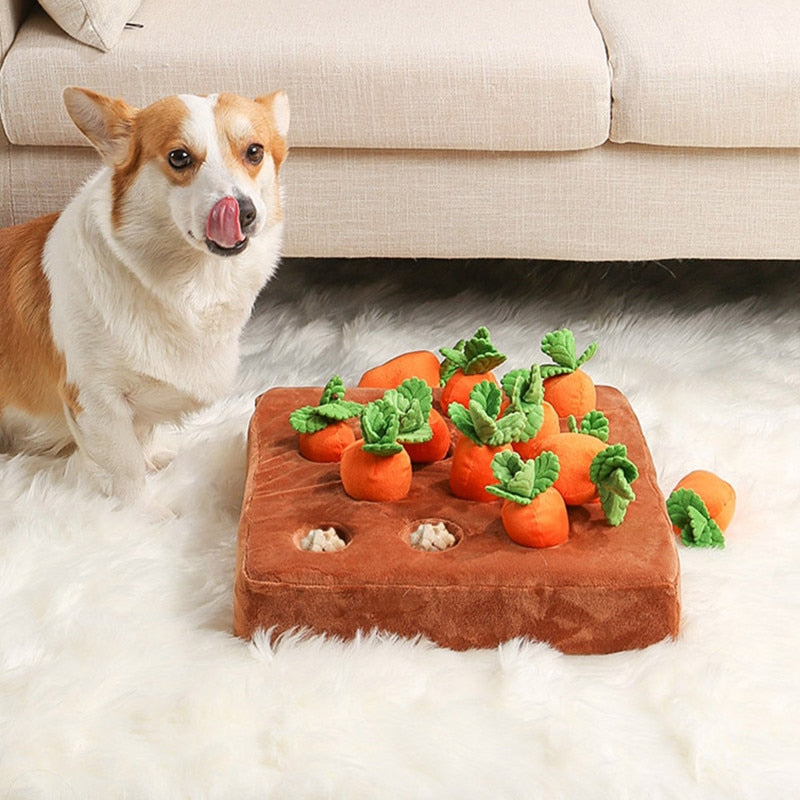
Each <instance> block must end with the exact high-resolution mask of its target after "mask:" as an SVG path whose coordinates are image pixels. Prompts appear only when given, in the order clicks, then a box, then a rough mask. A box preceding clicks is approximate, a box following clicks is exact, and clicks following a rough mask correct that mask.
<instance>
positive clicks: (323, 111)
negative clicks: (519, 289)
mask: <svg viewBox="0 0 800 800" xmlns="http://www.w3.org/2000/svg"><path fill="white" fill-rule="evenodd" d="M61 1H62V2H73V4H74V1H75V0H61ZM93 2H94V5H97V6H101V7H102V6H103V5H104V4H105V6H107V7H108V6H113V5H114V4H113V3H112V2H111V0H93ZM43 3H44V0H43ZM128 4H129V5H130V4H131V0H128ZM44 5H45V6H47V7H48V8H49V9H50V13H51V14H53V13H54V11H53V9H54V7H57V6H58V5H59V0H49V2H47V3H44ZM81 5H82V6H91V5H92V3H82V4H81ZM121 5H123V6H124V5H125V4H124V3H122V4H121ZM129 14H130V17H131V20H132V21H133V22H134V23H135V24H136V26H137V27H130V28H126V29H125V30H118V31H115V32H114V36H112V37H110V38H111V39H113V41H110V40H109V41H105V42H101V43H100V45H99V46H90V45H87V44H84V43H81V42H79V41H77V40H76V39H75V38H73V37H72V36H70V35H68V34H67V33H65V32H64V31H63V30H62V29H61V28H59V27H58V25H56V23H55V22H54V21H53V19H52V18H51V17H50V16H48V14H46V13H45V12H44V11H43V10H42V9H41V8H39V7H38V6H36V5H35V4H32V3H30V2H26V0H3V2H2V3H0V48H1V49H2V56H3V64H2V70H1V71H0V119H1V120H2V125H3V129H4V131H5V134H6V136H7V140H8V141H4V142H3V145H2V148H3V149H2V152H0V191H1V192H2V195H1V196H2V206H1V207H0V217H1V218H2V219H0V221H1V222H2V223H3V224H9V223H11V222H19V221H23V220H25V219H28V218H30V217H33V216H35V215H38V214H41V213H44V212H48V211H51V210H56V209H59V208H60V207H61V206H62V205H63V203H64V202H65V201H66V200H67V198H68V197H69V196H70V195H71V193H72V192H73V191H74V190H75V188H76V187H77V186H78V185H79V184H80V182H81V181H82V180H84V179H85V178H86V177H87V175H89V174H90V173H91V172H92V171H93V170H94V169H95V168H96V167H97V165H98V161H97V158H96V157H95V155H94V153H93V151H91V150H90V149H89V148H87V147H86V142H85V141H83V140H82V139H81V136H80V134H79V133H78V132H77V131H76V130H75V129H74V128H73V127H72V125H71V123H70V122H69V119H68V118H67V116H66V114H65V113H64V111H63V109H62V107H61V100H60V95H61V90H62V88H63V87H64V86H67V85H70V84H77V85H83V86H89V87H92V88H94V89H96V90H98V91H102V92H105V93H108V94H112V95H117V96H122V97H124V98H125V99H127V100H128V101H129V102H132V103H134V104H145V103H147V102H149V101H151V100H153V99H155V98H157V97H159V96H161V95H165V94H172V93H178V92H197V93H207V92H216V91H223V90H232V91H238V92H241V93H244V94H251V95H255V94H260V93H264V92H266V91H270V90H272V89H276V88H284V89H286V90H287V91H288V92H289V95H290V99H291V102H292V114H293V116H292V130H291V136H290V142H291V146H292V151H291V154H290V157H289V160H288V161H287V163H286V166H285V183H286V187H287V205H288V210H287V231H286V247H285V252H286V254H287V255H294V256H406V257H512V258H556V259H586V260H644V259H657V258H684V257H697V258H709V257H720V258H786V259H796V258H798V257H800V224H798V217H799V216H800V214H799V213H798V212H800V45H799V44H798V43H800V3H798V2H797V0H770V2H763V0H741V2H738V3H735V4H734V3H730V2H728V1H727V0H704V1H703V2H697V3H686V2H685V0H660V2H658V3H653V2H651V1H650V0H558V2H554V0H520V2H500V1H499V0H482V1H480V2H479V1H477V0H472V1H471V2H467V3H460V4H459V3H453V2H452V0H404V1H403V2H398V1H397V0H392V2H389V1H388V0H348V1H347V2H344V3H339V2H333V0H293V2H291V3H277V2H273V1H272V0H232V1H231V2H228V3H216V2H208V0H206V2H202V0H169V2H163V1H162V0H142V2H141V4H139V2H138V0H135V2H133V3H132V7H131V8H130V12H129ZM78 22H79V27H80V28H81V29H82V30H83V31H84V32H85V30H87V29H88V30H90V31H91V30H93V29H92V25H91V24H89V23H91V20H88V21H87V20H86V19H79V20H78ZM62 24H63V22H62ZM79 34H80V31H79ZM115 37H116V38H115ZM84 38H85V37H84ZM95 44H97V43H96V42H95ZM103 48H104V49H103Z"/></svg>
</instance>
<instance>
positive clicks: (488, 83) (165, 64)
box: [0, 0, 610, 151]
mask: <svg viewBox="0 0 800 800" xmlns="http://www.w3.org/2000/svg"><path fill="white" fill-rule="evenodd" d="M454 9H456V7H455V6H454V5H453V4H452V2H450V0H410V1H409V2H397V1H396V0H392V1H391V2H389V1H388V0H348V2H347V3H330V2H328V3H324V2H323V3H321V2H319V0H295V2H292V3H291V4H289V5H286V4H283V3H277V2H274V0H239V2H237V3H234V4H230V3H211V2H209V3H197V2H196V1H195V0H170V2H169V3H164V2H161V0H144V2H143V3H142V5H141V6H140V8H139V10H138V12H137V14H136V16H135V18H134V19H135V22H136V23H138V24H140V25H142V26H143V27H142V28H140V29H132V30H126V31H125V32H124V35H123V36H122V38H121V39H120V41H119V42H118V43H117V45H116V46H115V47H114V49H113V50H112V51H111V52H109V53H99V52H97V51H95V50H93V49H90V48H87V47H86V46H84V45H81V44H79V43H77V42H75V41H74V40H72V39H70V38H69V37H67V36H66V35H64V34H63V33H62V32H61V31H60V30H59V29H58V28H57V27H56V25H55V24H54V23H53V22H52V21H51V20H50V19H48V17H47V16H46V15H44V14H43V13H41V12H36V13H34V14H33V15H32V16H31V18H29V19H28V20H27V22H26V23H25V24H24V25H23V27H22V29H21V31H20V33H19V35H18V36H17V39H16V41H15V42H14V44H13V46H12V48H11V50H10V52H9V55H8V57H7V59H6V61H5V63H4V65H3V69H2V73H0V115H1V116H2V121H3V124H4V126H5V129H6V131H7V134H8V137H9V139H10V140H11V142H12V143H14V144H20V145H48V146H52V145H80V144H85V142H84V141H83V139H82V137H81V135H80V134H79V133H78V132H77V130H76V129H75V128H74V127H73V126H72V124H71V123H70V121H69V119H68V118H67V115H66V112H65V111H64V110H63V108H62V104H61V90H62V88H63V87H64V86H65V85H68V84H74V85H82V86H88V87H91V88H93V89H95V90H97V91H101V92H106V93H109V94H113V95H117V96H123V97H125V99H127V100H128V101H129V102H132V103H134V104H146V103H148V102H150V101H152V100H154V99H156V98H158V97H160V96H163V95H168V94H174V93H180V92H191V93H212V92H219V91H224V90H231V91H238V92H240V93H244V94H250V95H257V94H262V93H265V92H268V91H271V90H273V89H277V88H283V89H286V90H287V91H288V93H289V96H290V99H291V102H292V137H291V140H292V145H293V146H299V147H346V148H414V149H420V148H450V149H466V150H521V151H531V150H574V149H581V148H589V147H593V146H595V145H598V144H601V143H602V142H604V141H605V140H606V139H607V137H608V129H609V125H610V107H609V92H610V77H609V74H608V63H607V59H606V52H605V47H604V44H603V41H602V37H601V36H600V32H599V31H598V29H597V26H596V25H595V22H594V19H593V18H592V15H591V12H590V9H589V7H588V5H587V4H586V2H585V0H560V1H559V2H558V3H553V2H551V0H525V2H515V3H505V2H501V0H483V2H472V3H468V4H463V5H461V6H458V7H457V10H454Z"/></svg>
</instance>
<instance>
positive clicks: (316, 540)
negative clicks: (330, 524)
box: [300, 528, 347, 553]
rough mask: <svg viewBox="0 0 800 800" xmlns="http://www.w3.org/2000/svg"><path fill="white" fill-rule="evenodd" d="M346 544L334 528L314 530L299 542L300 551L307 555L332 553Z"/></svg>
mask: <svg viewBox="0 0 800 800" xmlns="http://www.w3.org/2000/svg"><path fill="white" fill-rule="evenodd" d="M346 544H347V542H345V540H344V539H342V537H341V536H339V534H338V533H337V532H336V529H335V528H314V529H313V530H310V531H309V532H308V533H307V534H306V535H305V536H304V537H303V538H302V539H301V540H300V549H301V550H307V551H308V552H309V553H334V552H336V551H337V550H342V549H343V548H344V546H345V545H346Z"/></svg>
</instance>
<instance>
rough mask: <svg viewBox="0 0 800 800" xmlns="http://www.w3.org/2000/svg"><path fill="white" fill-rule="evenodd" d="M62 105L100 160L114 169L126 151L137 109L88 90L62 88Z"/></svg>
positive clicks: (72, 87)
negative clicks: (95, 150) (101, 158)
mask: <svg viewBox="0 0 800 800" xmlns="http://www.w3.org/2000/svg"><path fill="white" fill-rule="evenodd" d="M63 98H64V105H65V106H66V108H67V112H68V113H69V115H70V117H72V121H73V122H74V123H75V125H77V127H78V129H79V130H80V131H81V133H83V135H84V136H85V137H86V138H87V139H88V140H89V141H90V142H91V143H92V144H93V145H94V146H95V148H96V149H97V151H98V152H99V153H100V155H101V156H102V157H103V161H105V162H106V163H107V164H109V165H111V166H113V165H115V164H117V163H119V162H120V161H122V160H123V159H124V157H125V156H126V154H127V152H128V145H129V142H130V137H131V132H132V130H133V120H134V118H135V116H136V112H137V109H135V108H133V107H131V106H129V105H128V104H127V103H126V102H124V101H123V100H115V99H112V98H110V97H105V96H104V95H102V94H98V93H97V92H93V91H91V90H90V89H80V88H78V87H75V86H70V87H68V88H66V89H64V94H63Z"/></svg>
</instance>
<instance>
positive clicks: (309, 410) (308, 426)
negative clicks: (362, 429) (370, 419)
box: [289, 375, 362, 433]
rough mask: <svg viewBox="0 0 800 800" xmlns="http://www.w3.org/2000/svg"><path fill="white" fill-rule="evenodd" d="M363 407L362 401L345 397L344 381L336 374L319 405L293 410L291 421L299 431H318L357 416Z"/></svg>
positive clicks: (323, 392) (327, 384)
mask: <svg viewBox="0 0 800 800" xmlns="http://www.w3.org/2000/svg"><path fill="white" fill-rule="evenodd" d="M361 409H362V405H361V403H353V402H351V401H349V400H345V399H344V383H343V382H342V379H341V378H340V377H339V376H338V375H334V376H333V377H332V378H331V379H330V380H329V381H328V382H327V383H326V384H325V388H324V389H323V390H322V397H321V398H320V401H319V405H316V406H303V407H302V408H298V409H296V410H295V411H292V413H291V414H290V415H289V422H290V423H291V426H292V427H293V428H294V429H295V430H296V431H297V432H298V433H316V432H317V431H321V430H322V429H323V428H326V427H327V426H328V425H332V424H334V423H335V422H342V421H343V420H346V419H350V418H351V417H357V416H358V415H359V414H360V413H361Z"/></svg>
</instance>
